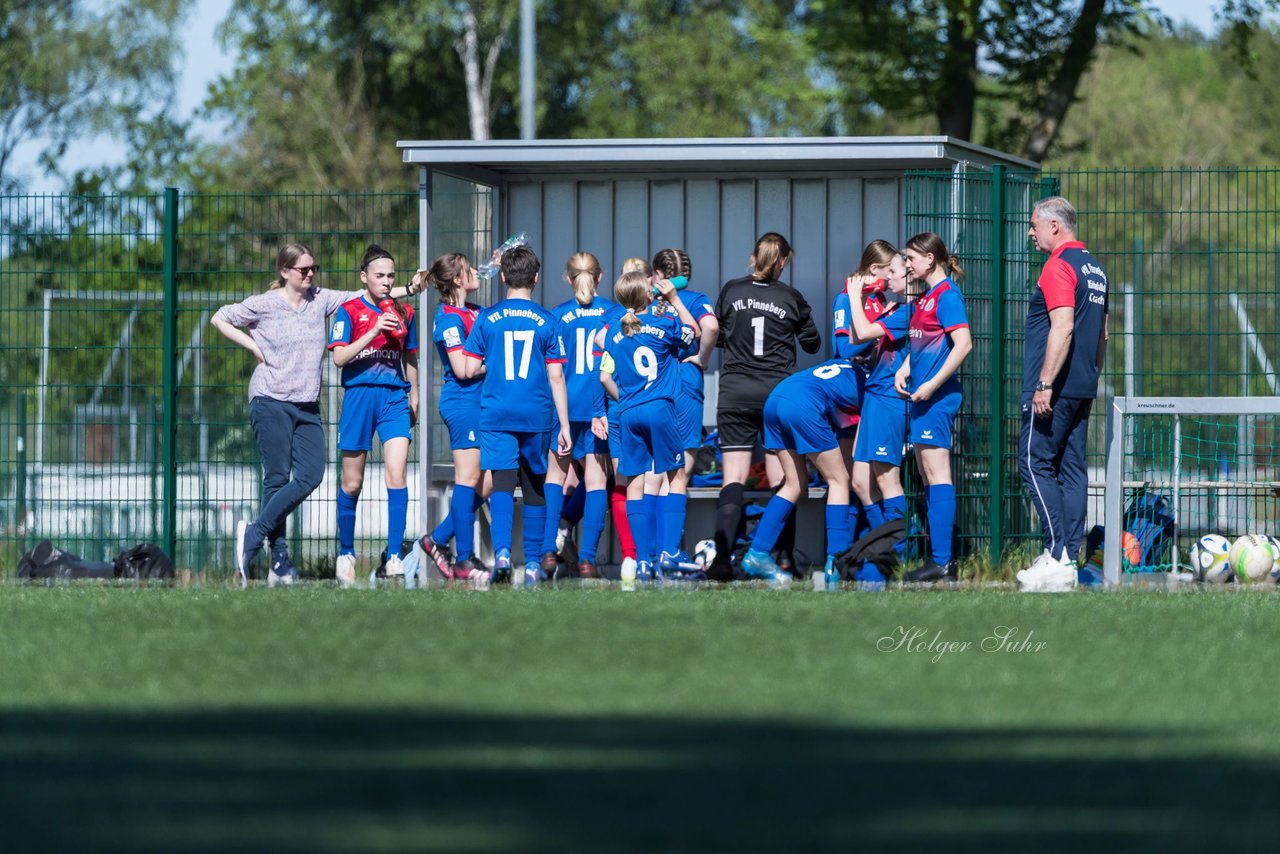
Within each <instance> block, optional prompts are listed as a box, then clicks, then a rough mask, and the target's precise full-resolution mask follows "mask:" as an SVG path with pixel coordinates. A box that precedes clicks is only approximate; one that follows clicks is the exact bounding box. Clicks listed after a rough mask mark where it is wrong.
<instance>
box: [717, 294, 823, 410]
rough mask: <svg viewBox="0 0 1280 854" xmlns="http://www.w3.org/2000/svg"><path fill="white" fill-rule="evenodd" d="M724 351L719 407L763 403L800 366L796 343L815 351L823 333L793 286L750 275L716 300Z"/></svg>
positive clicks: (718, 343)
mask: <svg viewBox="0 0 1280 854" xmlns="http://www.w3.org/2000/svg"><path fill="white" fill-rule="evenodd" d="M716 318H717V319H718V320H719V321H720V337H719V339H718V340H717V341H716V346H718V347H722V348H724V356H723V358H722V360H721V363H720V365H721V366H720V400H719V404H718V405H719V407H720V408H732V407H744V406H745V407H754V406H760V405H763V403H764V400H765V398H767V397H768V396H769V392H770V391H772V390H773V387H774V386H776V385H777V384H778V383H780V382H782V381H783V380H784V379H786V378H787V377H789V376H790V375H791V373H792V372H793V371H794V370H795V367H796V341H797V340H799V342H800V346H801V347H803V348H804V351H805V352H806V353H816V352H817V351H818V348H819V347H821V346H822V335H821V334H820V333H819V332H818V327H817V326H816V325H815V324H814V322H813V317H812V316H811V314H810V309H809V303H808V302H806V301H805V298H804V297H803V296H802V295H801V293H800V292H799V291H798V290H796V289H795V288H793V287H791V286H790V285H786V284H783V283H782V282H779V281H777V280H776V279H770V280H768V281H764V282H757V281H755V280H754V279H752V278H751V277H750V276H744V277H743V278H741V279H732V280H730V281H728V282H725V283H724V287H722V288H721V289H720V297H719V298H718V299H717V300H716Z"/></svg>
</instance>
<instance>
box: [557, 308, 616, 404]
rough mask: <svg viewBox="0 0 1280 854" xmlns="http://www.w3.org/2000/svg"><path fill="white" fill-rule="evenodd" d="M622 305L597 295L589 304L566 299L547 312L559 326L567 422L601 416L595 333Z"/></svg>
mask: <svg viewBox="0 0 1280 854" xmlns="http://www.w3.org/2000/svg"><path fill="white" fill-rule="evenodd" d="M622 311H623V309H622V306H620V305H618V304H617V303H616V302H613V301H612V300H607V299H605V298H604V297H600V296H597V297H595V298H594V299H593V300H591V304H590V305H579V304H578V301H577V300H576V299H571V300H566V301H565V302H562V303H560V305H558V306H556V307H555V308H553V309H551V313H552V314H554V315H555V316H556V319H557V322H558V323H559V334H560V338H561V340H562V341H564V348H565V356H566V359H565V363H564V376H565V383H566V386H567V389H568V392H569V420H570V421H590V420H591V419H592V418H595V417H597V416H602V415H604V386H602V385H600V357H601V355H602V352H603V351H602V350H601V349H600V348H599V347H597V346H596V333H597V332H599V331H600V330H601V329H604V328H605V326H606V325H608V323H609V321H610V320H611V319H613V318H614V317H620V316H621V315H622Z"/></svg>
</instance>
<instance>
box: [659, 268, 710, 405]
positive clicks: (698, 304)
mask: <svg viewBox="0 0 1280 854" xmlns="http://www.w3.org/2000/svg"><path fill="white" fill-rule="evenodd" d="M680 302H681V303H683V304H684V307H685V308H687V309H688V310H689V313H690V314H692V315H693V322H694V323H701V322H702V318H704V317H715V316H716V307H715V306H714V305H713V304H712V302H711V298H710V297H708V296H707V295H706V294H703V293H699V292H698V291H691V290H688V289H686V290H683V291H680ZM651 311H652V312H653V313H654V314H658V313H661V314H665V315H667V316H668V317H675V316H676V310H675V309H674V308H672V307H671V304H670V303H668V302H667V301H666V300H661V299H659V300H654V301H653V307H652V308H651ZM677 322H679V321H678V320H677ZM697 352H698V348H697V347H696V346H695V347H694V348H693V353H690V354H689V355H691V356H692V355H694V354H696V353H697ZM680 384H681V386H683V388H684V389H685V391H690V392H695V393H697V394H698V395H699V396H701V395H702V368H700V367H698V366H697V365H696V364H694V363H693V362H681V363H680Z"/></svg>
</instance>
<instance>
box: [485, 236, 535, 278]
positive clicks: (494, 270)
mask: <svg viewBox="0 0 1280 854" xmlns="http://www.w3.org/2000/svg"><path fill="white" fill-rule="evenodd" d="M528 245H529V233H528V232H527V231H522V232H520V233H519V234H513V235H511V236H510V237H508V238H507V239H506V240H505V241H504V242H503V244H502V245H501V246H499V247H498V249H497V252H498V260H496V261H495V260H492V259H491V260H489V261H486V262H484V263H483V264H481V265H480V266H479V267H477V268H476V272H477V273H479V274H480V275H482V276H484V277H485V278H486V279H492V278H493V277H494V276H496V275H498V271H499V270H501V269H502V267H501V265H500V264H499V261H501V260H502V256H503V255H506V254H507V251H508V250H510V249H515V248H516V247H517V246H528Z"/></svg>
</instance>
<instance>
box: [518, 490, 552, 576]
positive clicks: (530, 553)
mask: <svg viewBox="0 0 1280 854" xmlns="http://www.w3.org/2000/svg"><path fill="white" fill-rule="evenodd" d="M520 521H521V523H522V524H523V525H524V531H523V539H524V562H525V563H537V562H538V561H539V560H541V559H542V551H541V549H542V537H543V535H544V533H545V528H546V527H547V508H546V506H545V505H543V506H540V507H535V506H534V505H532V504H529V503H527V502H525V503H524V506H523V507H521V508H520ZM551 547H552V548H551V550H552V551H555V540H552V541H551Z"/></svg>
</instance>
